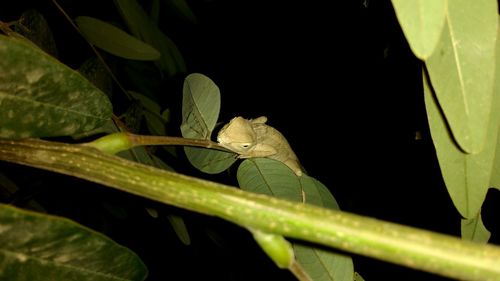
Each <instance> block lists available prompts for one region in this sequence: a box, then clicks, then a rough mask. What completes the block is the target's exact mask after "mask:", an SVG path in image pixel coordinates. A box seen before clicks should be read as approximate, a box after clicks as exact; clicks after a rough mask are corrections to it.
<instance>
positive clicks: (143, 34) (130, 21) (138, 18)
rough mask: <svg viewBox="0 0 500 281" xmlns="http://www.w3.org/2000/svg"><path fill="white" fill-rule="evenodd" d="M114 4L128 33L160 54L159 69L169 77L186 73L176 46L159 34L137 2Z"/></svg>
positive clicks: (123, 1) (158, 30)
mask: <svg viewBox="0 0 500 281" xmlns="http://www.w3.org/2000/svg"><path fill="white" fill-rule="evenodd" d="M114 2H115V6H116V7H117V8H118V11H119V12H120V14H121V16H122V18H123V19H124V20H125V22H126V24H127V26H128V28H129V29H130V32H132V34H134V35H135V36H137V37H139V38H141V39H142V40H144V42H146V43H148V44H150V45H151V46H153V47H155V48H156V49H157V50H158V51H159V52H160V53H161V58H160V60H159V62H158V64H159V67H160V69H162V70H163V71H164V72H165V73H166V74H167V75H169V76H172V75H174V74H177V73H179V72H186V65H185V63H184V59H183V58H182V55H181V53H180V52H179V50H178V49H177V46H175V44H174V42H173V41H172V40H170V38H168V37H167V36H166V35H165V34H163V32H161V30H160V29H159V28H158V26H156V24H155V23H154V22H153V21H152V20H151V18H149V17H148V15H147V13H146V12H145V11H144V9H143V8H142V7H141V5H139V3H137V1H135V0H115V1H114Z"/></svg>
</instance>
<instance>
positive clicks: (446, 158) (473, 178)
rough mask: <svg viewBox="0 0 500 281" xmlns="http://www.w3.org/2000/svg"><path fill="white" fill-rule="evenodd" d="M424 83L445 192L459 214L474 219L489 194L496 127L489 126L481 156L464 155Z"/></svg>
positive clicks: (425, 80)
mask: <svg viewBox="0 0 500 281" xmlns="http://www.w3.org/2000/svg"><path fill="white" fill-rule="evenodd" d="M423 80H424V96H425V106H426V109H427V118H428V121H429V127H430V131H431V136H432V139H433V142H434V146H435V148H436V154H437V158H438V161H439V166H440V168H441V174H442V175H443V179H444V182H445V184H446V188H447V189H448V193H449V194H450V196H451V199H452V200H453V203H454V204H455V207H456V208H457V209H458V211H459V212H460V214H461V215H462V216H463V217H464V218H474V217H475V216H476V215H477V214H478V212H479V211H480V208H481V205H482V203H483V201H484V198H485V196H486V192H487V190H488V186H489V182H490V177H491V173H492V167H493V160H494V155H495V147H496V143H497V141H496V138H497V129H496V127H498V126H497V125H496V126H495V124H493V122H491V123H490V126H489V129H488V136H487V138H486V144H485V146H484V148H483V150H482V151H481V152H480V153H477V154H466V153H464V152H463V151H462V150H460V149H459V148H458V147H457V145H456V143H455V142H454V140H453V137H452V136H451V134H450V132H449V130H448V127H447V126H446V121H445V120H444V117H443V116H442V114H441V111H440V109H439V107H438V104H437V103H436V100H435V97H434V95H433V94H432V92H431V89H430V88H429V85H428V82H427V79H426V77H425V75H424V76H423ZM493 116H498V114H497V113H495V114H493ZM496 118H498V117H496ZM492 120H494V119H492ZM497 124H498V123H497Z"/></svg>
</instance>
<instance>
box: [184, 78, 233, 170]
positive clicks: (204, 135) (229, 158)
mask: <svg viewBox="0 0 500 281" xmlns="http://www.w3.org/2000/svg"><path fill="white" fill-rule="evenodd" d="M219 111H220V92H219V88H218V87H217V85H216V84H215V83H214V82H213V81H212V80H211V79H210V78H208V77H207V76H205V75H203V74H199V73H193V74H190V75H188V76H187V77H186V79H185V80H184V88H183V91H182V124H181V132H182V136H183V137H185V138H194V139H210V136H211V135H212V131H213V129H214V128H215V124H216V123H217V119H218V117H219ZM184 151H185V153H186V157H187V158H188V160H189V162H190V163H191V164H192V165H193V166H194V167H196V168H197V169H199V170H201V171H203V172H205V173H209V174H216V173H220V172H222V171H224V170H226V169H227V168H229V167H230V166H231V165H232V164H233V163H234V162H235V161H236V155H235V154H234V153H231V152H225V151H217V150H210V149H205V148H200V147H184Z"/></svg>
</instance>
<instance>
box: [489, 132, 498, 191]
mask: <svg viewBox="0 0 500 281" xmlns="http://www.w3.org/2000/svg"><path fill="white" fill-rule="evenodd" d="M490 187H493V188H496V189H498V190H500V130H499V131H498V134H497V145H496V149H495V160H494V164H493V170H492V171H491V179H490Z"/></svg>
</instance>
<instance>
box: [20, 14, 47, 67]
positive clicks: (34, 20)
mask: <svg viewBox="0 0 500 281" xmlns="http://www.w3.org/2000/svg"><path fill="white" fill-rule="evenodd" d="M14 30H15V31H16V32H17V33H19V34H21V35H22V36H24V37H26V38H28V39H29V40H30V41H31V42H33V43H35V45H37V46H38V47H40V49H42V50H44V51H45V52H46V53H47V54H49V55H51V56H53V57H55V58H57V47H56V42H55V40H54V37H53V36H52V31H51V30H50V27H49V24H48V23H47V21H46V20H45V18H44V16H43V15H42V14H41V13H40V12H38V11H37V10H28V11H26V12H24V13H23V14H22V15H21V18H20V19H19V20H18V21H17V23H16V24H15V25H14Z"/></svg>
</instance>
